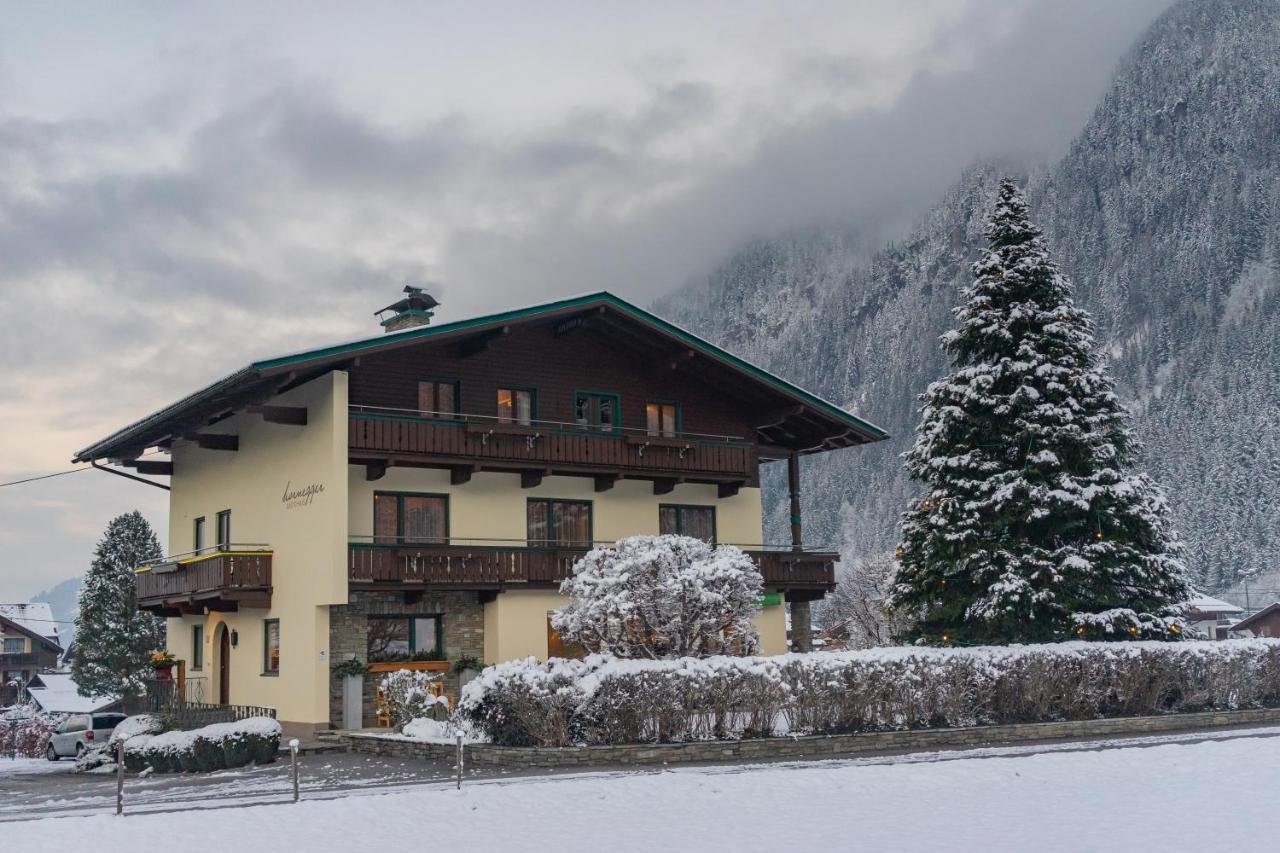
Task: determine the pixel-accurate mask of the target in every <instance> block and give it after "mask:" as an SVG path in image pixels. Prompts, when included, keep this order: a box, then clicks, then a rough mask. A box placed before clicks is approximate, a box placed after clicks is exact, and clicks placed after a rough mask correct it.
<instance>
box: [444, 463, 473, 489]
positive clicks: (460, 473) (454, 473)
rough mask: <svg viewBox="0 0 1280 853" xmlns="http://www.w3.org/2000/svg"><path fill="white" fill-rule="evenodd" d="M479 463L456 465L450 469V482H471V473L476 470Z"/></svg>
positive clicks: (455, 484) (459, 484)
mask: <svg viewBox="0 0 1280 853" xmlns="http://www.w3.org/2000/svg"><path fill="white" fill-rule="evenodd" d="M478 467H479V466H478V465H454V466H453V467H452V468H450V469H449V483H450V484H451V485H454V486H461V485H462V484H463V483H469V482H471V475H472V474H474V473H475V472H476V469H477V468H478Z"/></svg>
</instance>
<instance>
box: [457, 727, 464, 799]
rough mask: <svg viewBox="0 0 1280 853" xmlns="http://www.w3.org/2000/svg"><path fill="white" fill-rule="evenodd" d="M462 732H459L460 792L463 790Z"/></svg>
mask: <svg viewBox="0 0 1280 853" xmlns="http://www.w3.org/2000/svg"><path fill="white" fill-rule="evenodd" d="M462 762H463V756H462V732H458V790H459V791H461V790H462Z"/></svg>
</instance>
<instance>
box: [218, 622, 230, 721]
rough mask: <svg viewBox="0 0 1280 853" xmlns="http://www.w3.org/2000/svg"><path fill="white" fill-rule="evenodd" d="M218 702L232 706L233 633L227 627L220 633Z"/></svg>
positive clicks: (223, 627)
mask: <svg viewBox="0 0 1280 853" xmlns="http://www.w3.org/2000/svg"><path fill="white" fill-rule="evenodd" d="M218 702H220V703H221V704H223V705H230V704H231V632H230V631H228V630H227V626H226V625H223V626H222V630H221V631H220V632H219V633H218Z"/></svg>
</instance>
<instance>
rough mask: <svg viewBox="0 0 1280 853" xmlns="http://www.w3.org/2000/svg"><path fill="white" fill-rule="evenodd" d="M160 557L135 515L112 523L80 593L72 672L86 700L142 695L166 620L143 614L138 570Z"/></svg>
mask: <svg viewBox="0 0 1280 853" xmlns="http://www.w3.org/2000/svg"><path fill="white" fill-rule="evenodd" d="M159 557H160V543H159V541H157V540H156V534H155V532H154V531H153V530H152V529H151V525H150V524H148V523H147V520H146V519H145V518H143V517H142V513H140V512H138V511H137V510H134V511H133V512H129V513H125V514H124V515H120V516H117V517H116V518H113V519H112V520H111V522H110V523H109V524H108V525H107V530H106V533H104V534H103V536H102V539H100V540H99V541H98V545H97V547H96V548H95V549H94V552H93V563H92V564H90V566H89V571H88V572H87V573H86V574H85V576H84V586H83V587H82V588H81V589H80V601H79V604H80V610H79V613H77V615H76V653H75V656H74V658H73V659H72V663H71V673H72V675H73V677H74V678H75V682H76V686H77V687H79V689H80V693H81V694H82V695H84V696H92V695H98V696H103V695H108V696H124V695H138V694H140V693H141V692H142V690H143V689H144V684H143V681H144V679H145V678H146V677H147V676H148V674H150V672H151V671H152V667H151V653H152V652H153V651H155V650H156V649H158V648H160V647H162V646H163V645H164V621H163V620H161V619H158V618H156V617H155V616H152V615H151V614H150V613H145V612H143V611H140V610H138V603H137V594H136V591H135V587H134V582H133V570H134V569H135V568H137V567H138V565H139V564H141V563H143V562H146V561H147V560H154V559H157V558H159Z"/></svg>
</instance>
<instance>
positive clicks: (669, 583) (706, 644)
mask: <svg viewBox="0 0 1280 853" xmlns="http://www.w3.org/2000/svg"><path fill="white" fill-rule="evenodd" d="M560 592H562V593H564V594H565V595H568V596H571V597H572V601H571V602H570V603H569V604H567V605H565V606H564V607H562V608H560V609H559V610H558V611H556V613H555V615H554V616H553V617H552V626H553V627H554V628H555V629H556V630H557V631H558V632H560V634H561V635H562V636H563V637H565V638H566V639H568V640H572V641H575V642H578V643H581V644H582V645H583V646H584V647H585V648H586V649H587V650H589V651H592V652H607V653H609V654H612V655H616V656H617V657H623V658H649V659H657V658H671V657H704V656H707V655H713V654H724V653H726V652H736V653H739V654H754V653H755V652H756V651H757V650H758V648H759V639H758V637H757V636H756V630H755V626H754V625H753V624H752V622H751V617H753V616H755V615H756V614H757V613H759V612H760V605H759V601H760V597H761V595H762V594H763V586H762V580H761V577H760V570H759V569H758V568H757V567H756V564H755V563H754V562H752V560H751V558H750V557H748V556H747V555H746V554H745V553H743V552H742V551H740V550H739V549H737V548H734V547H733V546H732V545H719V546H712V545H709V544H707V543H706V542H703V541H702V540H701V539H694V538H692V537H689V536H632V537H630V538H627V539H622V540H619V541H618V542H617V544H616V545H614V546H612V547H608V548H595V549H593V550H591V551H589V552H587V554H586V555H585V556H583V557H582V558H581V559H580V560H578V561H577V563H575V564H574V567H573V576H572V577H569V578H566V579H565V581H564V582H563V583H562V584H561V585H560Z"/></svg>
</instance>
